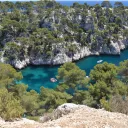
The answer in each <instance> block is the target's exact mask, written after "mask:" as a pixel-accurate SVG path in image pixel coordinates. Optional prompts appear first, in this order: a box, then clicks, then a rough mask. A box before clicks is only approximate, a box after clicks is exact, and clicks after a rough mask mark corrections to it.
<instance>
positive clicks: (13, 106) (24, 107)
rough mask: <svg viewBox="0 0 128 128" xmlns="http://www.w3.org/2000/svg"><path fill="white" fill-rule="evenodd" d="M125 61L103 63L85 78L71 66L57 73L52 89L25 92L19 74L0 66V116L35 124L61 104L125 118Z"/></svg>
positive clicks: (127, 73)
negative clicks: (100, 109) (121, 115)
mask: <svg viewBox="0 0 128 128" xmlns="http://www.w3.org/2000/svg"><path fill="white" fill-rule="evenodd" d="M127 69H128V60H126V61H123V62H121V63H120V65H119V66H115V65H114V64H111V63H110V64H109V63H107V62H104V63H102V64H97V65H96V66H95V67H94V69H92V70H91V72H90V75H89V77H86V73H85V71H83V70H81V69H80V68H79V67H78V66H76V65H75V64H74V63H71V62H68V63H65V64H64V65H62V66H61V67H60V68H59V69H58V75H57V78H58V80H59V81H60V82H59V84H58V86H57V87H56V88H55V89H48V88H44V87H43V86H42V87H41V88H40V92H39V93H37V92H36V91H35V90H30V91H28V90H27V88H28V86H27V85H24V84H22V83H19V82H18V81H20V79H22V74H21V73H20V72H17V71H16V70H15V69H14V68H13V67H12V66H11V65H9V64H2V63H1V64H0V72H1V74H0V116H1V117H2V118H4V119H5V120H13V119H15V118H20V117H24V116H25V117H27V118H30V119H35V120H38V117H39V116H42V115H43V114H45V113H51V112H52V111H53V110H54V109H55V108H56V107H57V106H59V105H61V104H63V103H68V102H69V103H70V102H72V103H76V104H84V105H88V106H91V107H95V108H105V109H106V110H108V111H116V112H122V113H125V114H127V112H128V110H127V108H126V106H127V103H128V86H127V85H128V82H127V77H128V71H127Z"/></svg>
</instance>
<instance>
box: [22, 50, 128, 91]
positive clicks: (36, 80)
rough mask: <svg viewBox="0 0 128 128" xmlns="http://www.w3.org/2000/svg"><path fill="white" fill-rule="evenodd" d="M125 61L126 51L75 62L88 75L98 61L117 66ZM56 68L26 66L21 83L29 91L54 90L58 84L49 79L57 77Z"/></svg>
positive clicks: (126, 57)
mask: <svg viewBox="0 0 128 128" xmlns="http://www.w3.org/2000/svg"><path fill="white" fill-rule="evenodd" d="M126 59H128V49H126V50H124V51H122V52H121V55H120V56H108V55H100V56H90V57H86V58H83V59H81V60H79V61H77V62H76V64H77V65H78V66H79V67H80V68H81V69H82V70H85V71H86V74H87V75H89V72H90V70H91V69H93V67H94V66H95V65H96V64H97V61H98V60H103V62H105V61H106V62H108V63H113V64H116V65H118V64H119V62H120V61H123V60H126ZM58 68H59V66H28V67H26V68H25V69H23V70H21V72H22V74H23V77H24V78H23V80H22V81H21V82H23V83H25V84H27V85H28V86H29V89H34V90H36V91H38V92H39V90H40V87H41V86H44V87H47V88H55V87H56V85H57V84H58V83H57V82H56V83H52V82H51V81H50V78H51V77H55V76H56V75H57V69H58Z"/></svg>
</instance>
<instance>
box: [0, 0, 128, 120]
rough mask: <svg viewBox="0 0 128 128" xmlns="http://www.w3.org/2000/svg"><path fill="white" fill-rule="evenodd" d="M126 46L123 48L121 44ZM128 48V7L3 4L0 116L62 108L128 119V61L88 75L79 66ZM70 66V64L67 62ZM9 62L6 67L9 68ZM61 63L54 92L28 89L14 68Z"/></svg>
mask: <svg viewBox="0 0 128 128" xmlns="http://www.w3.org/2000/svg"><path fill="white" fill-rule="evenodd" d="M122 42H123V43H122ZM127 44H128V8H127V7H126V6H124V5H123V4H122V3H121V2H115V5H114V7H113V8H112V6H111V4H110V3H109V1H103V2H102V4H101V6H100V5H98V4H96V5H95V6H89V5H87V4H86V3H85V4H83V5H80V4H78V3H74V4H73V6H71V7H67V6H62V5H60V4H59V3H57V2H55V1H36V2H16V3H12V2H0V62H4V63H0V117H2V118H3V119H5V120H7V121H8V120H13V119H15V118H20V117H27V118H30V119H35V120H38V117H39V116H42V115H43V114H45V113H50V112H52V111H53V110H54V109H55V108H56V107H57V106H59V105H61V104H63V103H70V102H72V103H76V104H84V105H88V106H91V107H95V108H104V109H106V110H108V111H116V112H122V113H125V114H127V113H128V110H127V107H126V106H127V104H128V80H127V78H128V60H126V61H123V62H121V63H120V65H119V66H116V65H114V64H109V63H107V62H104V63H102V64H97V65H96V66H95V67H94V69H92V70H91V72H90V74H89V76H88V77H87V76H86V72H85V71H84V70H81V69H80V68H79V67H78V66H76V65H75V63H71V62H69V61H73V60H78V59H80V58H82V57H84V56H86V55H93V54H97V53H100V54H103V53H105V54H120V49H124V48H126V47H127ZM65 62H67V63H65ZM5 63H6V64H5ZM62 63H65V64H63V65H62V66H60V68H59V69H58V74H57V76H56V77H57V79H58V81H59V84H58V85H57V87H56V88H55V89H48V88H44V87H43V85H42V87H41V88H40V92H39V93H38V92H36V91H35V90H28V85H25V84H23V83H21V82H20V80H21V79H22V78H23V76H22V74H21V72H18V71H17V70H16V69H14V68H13V67H12V66H14V67H17V68H23V67H24V66H26V65H27V64H35V65H39V64H62Z"/></svg>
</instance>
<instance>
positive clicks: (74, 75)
mask: <svg viewBox="0 0 128 128" xmlns="http://www.w3.org/2000/svg"><path fill="white" fill-rule="evenodd" d="M85 77H86V73H85V71H83V70H81V69H80V68H79V67H78V66H76V65H75V64H74V63H70V62H69V63H65V64H64V65H62V66H61V67H60V68H59V69H58V76H57V78H58V79H59V81H60V82H61V84H60V85H59V86H60V88H61V86H62V87H64V89H66V90H68V89H70V88H72V89H75V88H77V87H78V86H85V85H86V82H87V81H86V78H85Z"/></svg>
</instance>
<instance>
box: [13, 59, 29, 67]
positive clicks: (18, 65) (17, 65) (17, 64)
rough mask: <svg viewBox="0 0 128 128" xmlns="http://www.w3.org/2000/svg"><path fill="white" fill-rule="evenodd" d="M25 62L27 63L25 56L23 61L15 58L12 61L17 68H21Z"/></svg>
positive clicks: (25, 64)
mask: <svg viewBox="0 0 128 128" xmlns="http://www.w3.org/2000/svg"><path fill="white" fill-rule="evenodd" d="M27 64H29V59H28V58H26V59H25V60H23V61H20V60H17V61H15V62H14V66H15V67H16V68H18V69H22V68H23V67H25V66H27Z"/></svg>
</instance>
